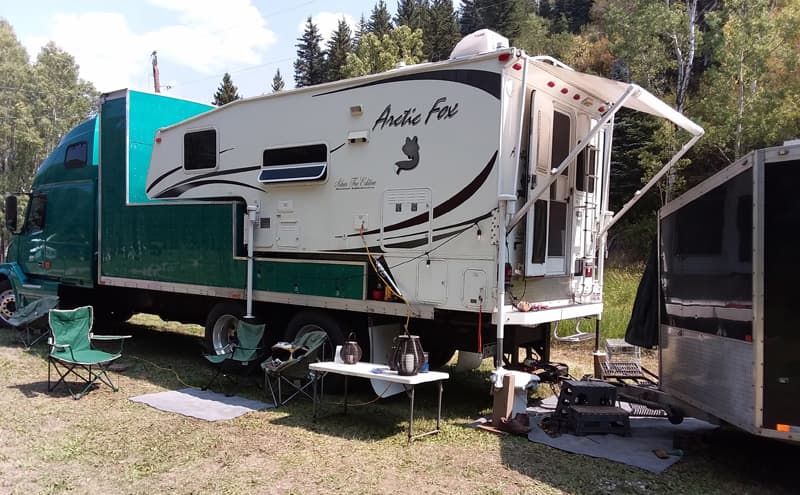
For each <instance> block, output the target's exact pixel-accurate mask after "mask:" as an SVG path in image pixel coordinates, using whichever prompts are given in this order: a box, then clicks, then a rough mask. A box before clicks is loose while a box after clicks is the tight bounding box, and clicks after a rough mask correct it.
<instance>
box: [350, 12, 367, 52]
mask: <svg viewBox="0 0 800 495" xmlns="http://www.w3.org/2000/svg"><path fill="white" fill-rule="evenodd" d="M366 32H367V18H366V17H364V14H363V13H362V14H361V19H359V20H358V23H357V24H356V29H355V31H353V49H354V50H355V49H356V48H357V47H358V44H359V43H361V36H362V35H363V34H365V33H366Z"/></svg>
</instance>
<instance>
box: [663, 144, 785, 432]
mask: <svg viewBox="0 0 800 495" xmlns="http://www.w3.org/2000/svg"><path fill="white" fill-rule="evenodd" d="M797 180H800V145H797V144H795V145H792V146H781V147H777V148H769V149H764V150H759V151H755V152H753V153H750V154H749V155H747V156H745V157H744V158H742V159H740V160H739V161H737V162H735V163H734V164H732V165H730V166H728V167H726V168H725V169H723V170H722V171H720V172H718V173H717V174H715V175H714V176H712V177H711V178H709V179H707V180H706V181H705V182H703V183H702V184H700V185H698V186H697V187H695V188H693V189H691V190H690V191H688V192H686V193H685V194H684V195H682V196H681V197H679V198H677V199H676V200H674V201H672V202H671V203H668V204H667V205H665V206H664V207H663V208H662V209H661V211H660V214H659V271H660V284H659V286H660V291H661V301H662V305H661V308H662V309H661V311H660V330H659V333H660V335H659V357H660V372H659V375H660V377H661V382H660V388H661V390H662V391H663V392H665V393H666V394H668V395H670V396H672V397H675V398H677V399H679V400H682V401H684V402H686V403H688V404H690V405H691V406H693V407H694V408H697V409H699V410H701V411H703V412H705V413H707V414H709V415H711V416H713V417H716V418H719V419H721V420H723V421H725V422H727V423H730V424H732V425H734V426H737V427H739V428H742V429H744V430H747V431H749V432H751V433H754V434H757V435H762V436H768V437H773V438H779V439H784V440H790V441H793V442H798V441H800V401H798V399H797V398H798V395H800V331H798V330H797V323H796V321H795V314H794V309H795V308H794V304H795V303H796V301H794V297H793V296H792V292H791V290H792V289H791V288H792V287H793V286H794V284H795V278H794V275H793V272H792V260H793V259H794V257H795V254H796V253H795V248H796V241H797V233H796V231H797V225H798V218H800V197H798V195H797V193H796V192H795V191H794V187H795V185H796V184H797Z"/></svg>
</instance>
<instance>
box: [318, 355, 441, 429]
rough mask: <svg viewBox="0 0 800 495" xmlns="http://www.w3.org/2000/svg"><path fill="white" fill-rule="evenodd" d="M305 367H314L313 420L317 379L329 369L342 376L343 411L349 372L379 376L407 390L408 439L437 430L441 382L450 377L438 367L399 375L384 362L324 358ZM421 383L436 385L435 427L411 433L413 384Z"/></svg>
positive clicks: (345, 410) (380, 378) (375, 377)
mask: <svg viewBox="0 0 800 495" xmlns="http://www.w3.org/2000/svg"><path fill="white" fill-rule="evenodd" d="M308 367H309V369H311V370H312V371H314V372H315V373H314V384H313V390H314V406H313V407H314V409H313V410H314V420H316V419H317V409H318V406H319V403H320V400H321V394H319V395H318V394H317V381H319V380H323V379H324V378H325V375H327V374H328V373H333V374H335V375H342V376H344V413H345V414H347V381H348V378H349V377H351V376H354V377H357V378H367V379H375V380H381V381H385V382H390V383H399V384H402V385H405V386H406V388H407V390H408V391H409V392H410V393H409V399H410V401H411V407H410V410H409V416H408V441H409V442H410V441H411V440H413V439H415V438H419V437H422V436H425V435H432V434H436V433H439V427H440V423H441V420H442V382H443V381H444V380H447V379H448V378H450V375H449V374H447V373H443V372H440V371H429V372H427V373H418V374H416V375H413V376H401V375H399V374H397V371H391V370H390V369H389V367H388V366H387V365H385V364H375V363H365V362H361V363H356V364H344V363H335V362H332V361H326V362H321V363H313V364H310V365H309V366H308ZM421 383H437V384H438V385H439V400H438V405H437V413H436V429H434V430H431V431H427V432H425V433H420V434H417V435H414V432H413V430H414V387H415V386H416V385H419V384H421Z"/></svg>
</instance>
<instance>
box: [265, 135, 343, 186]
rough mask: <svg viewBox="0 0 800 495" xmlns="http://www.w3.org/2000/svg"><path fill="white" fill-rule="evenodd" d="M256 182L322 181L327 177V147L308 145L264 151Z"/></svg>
mask: <svg viewBox="0 0 800 495" xmlns="http://www.w3.org/2000/svg"><path fill="white" fill-rule="evenodd" d="M262 165H263V168H262V170H261V174H260V175H259V177H258V180H259V181H261V182H290V181H301V180H323V179H325V176H326V175H327V167H328V147H327V146H326V145H324V144H309V145H305V146H291V147H285V148H273V149H268V150H264V161H263V164H262Z"/></svg>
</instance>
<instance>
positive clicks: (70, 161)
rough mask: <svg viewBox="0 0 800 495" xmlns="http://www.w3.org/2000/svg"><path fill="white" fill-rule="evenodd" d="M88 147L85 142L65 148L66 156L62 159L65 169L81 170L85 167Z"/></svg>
mask: <svg viewBox="0 0 800 495" xmlns="http://www.w3.org/2000/svg"><path fill="white" fill-rule="evenodd" d="M88 150H89V146H88V145H87V144H86V141H81V142H80V143H75V144H70V145H69V146H67V154H66V156H65V157H64V166H65V167H67V168H81V167H85V166H86V157H87V153H88Z"/></svg>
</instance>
